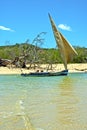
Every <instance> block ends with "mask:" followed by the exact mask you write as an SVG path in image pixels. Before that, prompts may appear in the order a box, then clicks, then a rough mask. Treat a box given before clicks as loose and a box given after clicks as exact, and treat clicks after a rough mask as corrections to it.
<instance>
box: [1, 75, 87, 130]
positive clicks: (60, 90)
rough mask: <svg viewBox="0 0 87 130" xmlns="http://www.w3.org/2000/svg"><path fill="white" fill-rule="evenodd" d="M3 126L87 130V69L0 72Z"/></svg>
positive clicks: (30, 129) (5, 129) (21, 129)
mask: <svg viewBox="0 0 87 130" xmlns="http://www.w3.org/2000/svg"><path fill="white" fill-rule="evenodd" d="M0 130H87V73H71V74H69V75H68V76H58V77H56V76H54V77H22V76H21V75H0Z"/></svg>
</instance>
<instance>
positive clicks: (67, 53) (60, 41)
mask: <svg viewBox="0 0 87 130" xmlns="http://www.w3.org/2000/svg"><path fill="white" fill-rule="evenodd" d="M49 19H50V22H51V26H52V30H53V34H54V37H55V40H56V43H57V46H58V48H59V51H60V54H61V58H62V60H63V64H64V68H65V70H63V71H60V72H31V73H29V74H22V75H23V76H61V75H67V74H68V69H67V64H68V63H69V62H70V61H71V60H72V59H73V57H74V56H75V55H77V52H76V51H75V49H74V48H73V47H72V46H71V45H70V44H69V42H68V41H67V40H66V39H65V38H64V36H63V35H62V34H61V33H60V32H59V31H58V29H57V27H56V25H55V23H54V21H53V19H52V17H51V16H50V14H49Z"/></svg>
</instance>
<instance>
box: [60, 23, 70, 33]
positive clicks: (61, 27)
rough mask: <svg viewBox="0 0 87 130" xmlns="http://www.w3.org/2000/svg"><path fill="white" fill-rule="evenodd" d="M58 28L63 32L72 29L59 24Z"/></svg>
mask: <svg viewBox="0 0 87 130" xmlns="http://www.w3.org/2000/svg"><path fill="white" fill-rule="evenodd" d="M58 28H60V29H62V30H67V31H71V27H70V26H67V25H64V24H59V25H58Z"/></svg>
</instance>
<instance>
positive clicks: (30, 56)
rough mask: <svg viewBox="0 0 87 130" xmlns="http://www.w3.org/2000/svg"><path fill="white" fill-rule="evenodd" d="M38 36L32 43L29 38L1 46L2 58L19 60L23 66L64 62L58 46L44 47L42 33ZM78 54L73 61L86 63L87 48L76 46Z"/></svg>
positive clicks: (18, 62) (0, 55)
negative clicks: (23, 41)
mask: <svg viewBox="0 0 87 130" xmlns="http://www.w3.org/2000/svg"><path fill="white" fill-rule="evenodd" d="M42 34H45V33H44V32H42V33H40V34H39V35H37V37H36V38H35V39H34V40H33V42H32V43H31V44H30V43H29V41H28V40H27V41H26V42H25V43H20V44H19V43H16V44H15V45H6V46H0V59H9V60H11V61H13V62H17V64H19V66H21V67H23V66H25V65H26V64H27V63H29V64H38V63H39V64H46V63H47V64H56V63H62V61H61V57H60V54H59V50H58V48H42V44H44V39H43V38H41V35H42ZM74 48H75V50H76V51H77V53H78V55H77V56H75V57H74V59H73V61H72V63H86V62H87V48H85V47H74Z"/></svg>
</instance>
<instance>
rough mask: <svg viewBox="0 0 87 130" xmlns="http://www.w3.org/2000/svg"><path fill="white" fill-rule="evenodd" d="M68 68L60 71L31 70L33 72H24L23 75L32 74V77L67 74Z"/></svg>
mask: <svg viewBox="0 0 87 130" xmlns="http://www.w3.org/2000/svg"><path fill="white" fill-rule="evenodd" d="M67 74H68V70H63V71H60V72H31V73H22V74H21V76H25V77H28V76H31V77H48V76H66V75H67Z"/></svg>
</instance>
